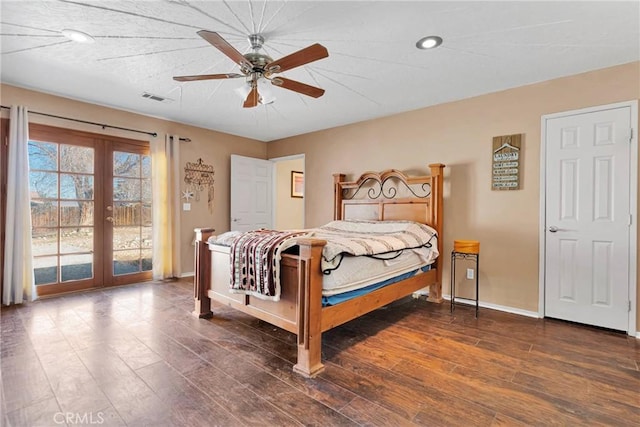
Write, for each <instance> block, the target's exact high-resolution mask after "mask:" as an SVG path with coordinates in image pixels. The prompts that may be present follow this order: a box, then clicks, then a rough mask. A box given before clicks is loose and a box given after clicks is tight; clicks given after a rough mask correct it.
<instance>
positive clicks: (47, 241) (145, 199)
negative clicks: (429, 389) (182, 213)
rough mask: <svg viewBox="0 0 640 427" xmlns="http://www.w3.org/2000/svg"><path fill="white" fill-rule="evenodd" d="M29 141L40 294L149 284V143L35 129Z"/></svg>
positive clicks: (34, 236) (32, 207) (36, 261)
mask: <svg viewBox="0 0 640 427" xmlns="http://www.w3.org/2000/svg"><path fill="white" fill-rule="evenodd" d="M29 135H30V141H29V167H30V177H29V186H30V192H31V220H32V239H33V267H34V276H35V282H36V286H37V290H38V295H40V296H43V295H50V294H56V293H61V292H69V291H75V290H81V289H87V288H93V287H100V286H111V285H120V284H127V283H134V282H139V281H143V280H149V279H150V278H151V267H152V262H151V253H152V240H151V236H152V225H151V158H150V155H149V146H148V142H146V141H136V140H129V139H124V138H116V137H109V136H104V135H98V134H92V133H87V132H79V131H72V130H67V129H61V128H54V127H49V126H43V125H36V124H32V125H31V126H30V129H29Z"/></svg>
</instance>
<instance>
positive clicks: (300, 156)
mask: <svg viewBox="0 0 640 427" xmlns="http://www.w3.org/2000/svg"><path fill="white" fill-rule="evenodd" d="M296 159H302V160H303V162H304V160H305V158H304V153H302V154H292V155H290V156H284V157H274V158H271V159H268V160H269V161H270V162H272V163H278V162H284V161H287V160H296ZM304 163H305V165H304V167H305V169H306V167H307V164H306V162H304ZM277 178H278V177H277V176H276V174H275V173H274V174H273V188H274V190H275V189H276V181H277ZM306 184H307V180H306V179H305V180H304V183H303V190H302V194H307V192H306V188H305V186H306ZM276 193H277V191H273V195H272V197H273V202H272V203H271V209H272V213H271V215H272V217H273V220H274V221H275V220H276V210H277V208H278V207H277V206H276V205H277V203H276ZM305 207H306V203H303V204H302V227H303V228H304V227H305V226H306V223H307V221H306V220H305V217H306V215H305Z"/></svg>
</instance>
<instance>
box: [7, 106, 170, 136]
mask: <svg viewBox="0 0 640 427" xmlns="http://www.w3.org/2000/svg"><path fill="white" fill-rule="evenodd" d="M0 108H5V109H7V110H9V109H10V107H6V106H4V105H0ZM29 113H30V114H38V115H40V116H46V117H53V118H55V119H62V120H70V121H72V122H78V123H85V124H88V125H95V126H100V127H101V128H102V129H105V128H111V129H119V130H126V131H129V132H137V133H143V134H145V135H149V136H153V137H156V136H158V134H157V133H156V132H146V131H143V130H137V129H130V128H123V127H120V126H112V125H106V124H104V123H97V122H89V121H86V120H80V119H72V118H70V117H63V116H56V115H54V114H48V113H39V112H37V111H29ZM180 139H181V140H182V138H180Z"/></svg>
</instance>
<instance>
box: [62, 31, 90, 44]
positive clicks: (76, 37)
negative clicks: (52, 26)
mask: <svg viewBox="0 0 640 427" xmlns="http://www.w3.org/2000/svg"><path fill="white" fill-rule="evenodd" d="M60 33H62V35H63V36H65V37H66V38H68V39H69V40H72V41H74V42H78V43H93V42H95V39H94V38H93V37H92V36H90V35H89V34H87V33H83V32H82V31H78V30H71V29H64V30H62V31H60Z"/></svg>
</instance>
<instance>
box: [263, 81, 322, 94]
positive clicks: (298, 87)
mask: <svg viewBox="0 0 640 427" xmlns="http://www.w3.org/2000/svg"><path fill="white" fill-rule="evenodd" d="M271 84H272V85H275V86H280V87H281V88H284V89H289V90H292V91H294V92H298V93H301V94H303V95H307V96H311V97H313V98H320V97H321V96H322V95H324V89H320V88H319V87H315V86H309V85H308V84H305V83H300V82H297V81H295V80H290V79H285V78H284V77H276V78H274V79H272V80H271Z"/></svg>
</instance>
